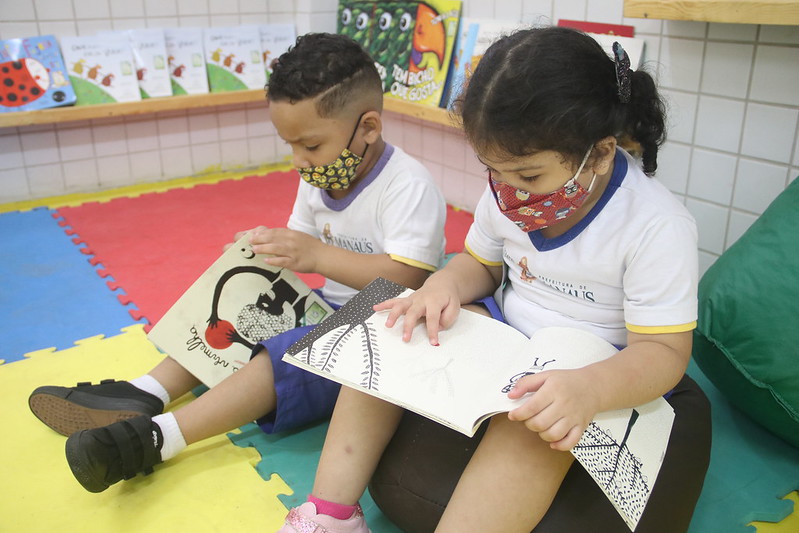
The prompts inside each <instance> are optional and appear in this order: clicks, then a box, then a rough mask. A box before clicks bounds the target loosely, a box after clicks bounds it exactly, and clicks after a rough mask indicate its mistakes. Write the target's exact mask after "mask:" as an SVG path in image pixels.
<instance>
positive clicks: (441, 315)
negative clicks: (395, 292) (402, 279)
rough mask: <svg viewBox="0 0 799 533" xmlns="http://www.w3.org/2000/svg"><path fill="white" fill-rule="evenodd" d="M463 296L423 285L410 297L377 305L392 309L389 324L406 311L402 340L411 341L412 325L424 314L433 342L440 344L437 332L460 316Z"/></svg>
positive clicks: (376, 308) (388, 319)
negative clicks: (459, 296)
mask: <svg viewBox="0 0 799 533" xmlns="http://www.w3.org/2000/svg"><path fill="white" fill-rule="evenodd" d="M460 308H461V307H460V300H459V299H458V297H457V294H456V293H455V292H454V291H453V290H446V289H440V288H432V287H431V288H425V287H422V288H421V289H419V290H418V291H416V292H414V293H413V294H411V295H410V296H408V297H407V298H392V299H391V300H386V301H385V302H381V303H379V304H377V305H375V306H374V308H373V309H374V310H375V311H386V310H389V311H390V312H389V314H388V318H387V319H386V327H389V328H392V327H394V324H396V323H397V319H398V318H399V317H400V316H403V315H405V321H404V323H403V326H402V340H403V341H405V342H408V341H410V340H411V336H412V335H413V328H414V327H415V326H416V324H417V323H418V322H419V320H420V319H421V318H422V317H425V324H426V325H427V336H428V338H429V339H430V344H432V345H433V346H438V332H439V331H441V330H442V329H447V328H448V327H449V326H451V325H452V324H453V323H454V322H455V319H456V318H457V317H458V312H459V311H460Z"/></svg>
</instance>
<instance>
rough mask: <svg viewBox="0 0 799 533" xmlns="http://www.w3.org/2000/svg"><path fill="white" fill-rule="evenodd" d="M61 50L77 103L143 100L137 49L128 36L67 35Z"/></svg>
mask: <svg viewBox="0 0 799 533" xmlns="http://www.w3.org/2000/svg"><path fill="white" fill-rule="evenodd" d="M61 50H62V52H63V54H64V61H65V62H66V64H67V68H68V69H69V79H70V81H71V82H72V87H74V89H75V94H76V95H77V97H78V100H77V102H76V103H75V105H79V106H80V105H91V104H109V103H115V102H136V101H139V100H141V93H140V92H139V82H138V80H137V79H136V66H135V62H134V60H133V52H132V51H131V47H130V43H129V42H128V39H127V38H125V37H124V36H121V35H105V36H101V35H97V36H88V37H63V38H62V39H61Z"/></svg>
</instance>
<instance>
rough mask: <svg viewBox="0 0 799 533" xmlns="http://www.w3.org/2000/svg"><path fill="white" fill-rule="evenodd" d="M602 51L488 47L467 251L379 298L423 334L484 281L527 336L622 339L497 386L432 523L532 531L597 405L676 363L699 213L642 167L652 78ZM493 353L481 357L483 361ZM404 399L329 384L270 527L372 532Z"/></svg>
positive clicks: (583, 40)
mask: <svg viewBox="0 0 799 533" xmlns="http://www.w3.org/2000/svg"><path fill="white" fill-rule="evenodd" d="M615 54H616V57H615V61H614V59H612V58H611V57H609V56H608V55H607V54H606V53H605V51H604V50H603V49H602V48H601V47H600V46H599V45H598V44H597V43H596V42H595V41H594V40H593V39H592V38H591V37H589V36H586V35H585V34H583V33H580V32H578V31H574V30H571V29H566V28H558V27H550V28H538V29H528V30H522V31H519V32H516V33H514V34H512V35H510V36H507V37H504V38H502V39H500V40H499V41H497V42H496V43H495V44H494V45H492V46H491V47H490V48H489V49H488V51H487V52H486V54H485V56H484V58H483V59H482V60H481V62H480V64H479V66H478V67H477V69H476V70H475V72H474V74H473V76H472V77H471V79H470V81H469V83H468V86H467V87H466V88H465V91H464V94H462V95H461V98H460V101H459V102H458V106H457V110H458V111H459V112H460V114H461V117H462V120H463V127H464V130H465V132H466V135H467V138H468V140H469V142H470V144H471V145H472V146H473V148H474V150H475V152H476V154H477V157H478V158H479V160H480V161H481V162H482V163H484V164H485V165H486V171H487V174H488V179H487V181H488V184H487V185H488V187H487V188H486V192H485V193H484V195H483V197H482V198H481V199H480V202H479V204H478V206H477V209H476V212H475V218H474V223H473V225H472V227H471V229H470V231H469V234H468V236H467V237H466V252H464V253H461V254H459V255H458V256H456V257H454V258H453V259H452V260H451V261H450V262H449V263H448V264H447V266H446V267H445V268H444V269H442V270H441V271H439V272H438V273H436V274H434V275H433V276H431V277H430V278H429V279H428V280H427V281H426V282H425V283H424V285H423V286H422V288H421V289H419V290H418V291H417V292H415V293H414V294H413V295H412V296H411V297H409V298H404V299H395V300H389V301H387V302H384V303H382V304H379V305H377V306H376V307H375V310H378V311H380V310H390V312H389V313H388V318H387V322H386V324H387V325H388V326H389V327H391V326H393V325H394V324H395V323H396V321H397V319H398V318H399V317H400V316H401V315H405V316H404V326H403V338H404V339H405V340H409V339H410V336H411V333H412V330H413V326H414V325H415V324H416V323H417V322H418V321H419V320H420V319H423V320H425V322H426V326H427V333H428V335H429V340H430V343H431V344H433V345H436V344H438V332H439V331H440V330H441V329H444V328H446V327H448V326H449V325H451V324H452V323H453V322H454V321H455V320H456V319H457V316H458V313H459V310H460V308H461V306H462V305H464V304H469V303H471V302H479V301H480V300H481V299H484V298H486V297H488V296H490V295H492V294H495V296H496V300H497V302H498V303H499V304H500V308H501V309H502V312H503V314H504V318H505V320H506V321H507V322H508V323H509V324H510V325H511V326H513V327H515V328H517V329H519V330H520V331H522V332H523V333H525V334H527V335H528V336H529V335H530V334H532V333H533V332H534V331H535V330H537V329H538V328H541V327H545V326H572V327H577V328H581V329H585V330H587V331H590V332H593V333H595V334H597V335H599V336H601V337H603V338H604V339H606V340H608V341H609V342H611V343H613V344H615V345H616V346H618V347H620V348H621V350H620V351H619V352H618V354H616V355H615V356H613V357H611V358H610V359H607V360H605V361H602V362H599V363H595V364H592V365H589V366H587V367H584V368H581V369H577V370H553V371H546V372H541V373H538V374H535V375H531V376H527V377H525V378H523V379H521V380H519V382H518V383H517V385H516V387H515V389H514V390H513V391H511V392H510V393H509V396H510V397H512V398H525V399H524V402H523V403H522V404H521V406H520V407H518V408H516V409H515V410H513V411H511V412H510V413H509V414H507V415H497V416H495V417H493V418H492V419H491V421H490V423H489V426H488V429H487V431H486V434H485V436H484V437H483V439H482V441H481V442H480V444H479V446H478V448H477V450H476V452H475V454H474V456H473V457H472V458H471V460H470V462H469V464H468V466H467V467H466V469H465V471H464V472H463V474H462V475H461V477H460V480H459V482H458V484H457V487H456V488H455V492H454V493H453V495H452V498H451V499H450V502H449V505H448V506H447V508H446V510H445V511H444V514H443V516H442V518H441V521H440V522H439V524H438V527H437V529H436V531H439V532H458V533H463V532H471V531H474V532H481V533H486V532H493V531H496V532H503V533H505V532H517V531H518V532H529V531H530V530H531V529H533V528H534V527H535V526H536V524H538V522H539V521H540V520H541V518H542V517H543V516H544V514H545V513H546V512H547V509H548V508H549V506H550V503H551V502H552V500H553V498H554V497H555V494H556V493H557V491H558V488H559V486H560V484H561V481H562V480H563V478H564V476H565V475H566V472H567V470H568V469H569V468H570V466H571V464H572V461H573V456H572V455H571V454H570V453H569V452H568V451H569V450H570V449H571V448H572V447H573V446H574V445H575V444H576V443H577V441H578V440H579V438H580V436H581V435H582V433H583V431H584V430H585V429H586V427H587V426H588V424H589V423H590V422H591V420H592V419H593V418H594V416H595V415H596V414H597V413H599V412H602V411H608V410H612V409H619V408H625V407H634V406H637V405H640V404H643V403H645V402H648V401H650V400H652V399H654V398H656V397H657V396H660V395H664V394H666V393H668V392H669V391H670V390H671V389H672V387H674V386H675V384H677V383H678V381H680V378H681V377H682V376H683V373H684V371H685V368H686V366H687V363H688V359H689V357H690V353H691V338H692V333H691V331H692V330H693V328H694V326H695V321H696V318H697V300H696V288H697V251H696V250H697V242H696V239H697V235H696V228H695V223H694V221H693V219H692V218H691V216H690V215H689V214H688V212H687V211H686V209H685V208H684V207H683V205H682V204H681V203H680V202H679V201H678V200H676V199H675V198H674V197H672V195H671V194H670V193H669V192H668V191H667V190H666V188H665V187H663V186H662V185H661V184H660V183H658V182H657V181H655V180H654V179H652V178H650V177H649V175H650V174H652V173H653V172H654V171H655V169H656V168H657V161H656V156H657V150H658V146H659V144H660V143H661V142H662V141H663V138H664V116H663V105H662V103H661V100H660V98H659V96H658V94H657V90H656V88H655V85H654V83H653V80H652V78H651V77H650V76H649V75H648V74H646V73H645V72H641V71H635V72H632V71H630V69H629V60H627V58H626V55H625V53H624V51H623V50H621V49H620V48H616V49H615ZM622 137H628V138H631V139H633V140H634V141H636V142H637V143H638V144H639V145H640V147H641V151H642V154H643V155H642V167H643V168H641V167H639V164H638V163H637V162H636V161H635V160H634V159H633V158H632V157H631V156H630V155H629V154H628V153H626V152H625V151H624V150H623V149H621V148H620V147H619V146H618V144H617V139H619V138H622ZM502 355H503V354H501V353H487V354H485V357H486V364H487V365H490V364H491V362H492V359H494V358H501V357H502ZM532 392H535V394H530V395H528V393H532ZM401 414H402V410H401V409H400V408H399V407H397V406H394V405H391V404H387V403H385V402H382V401H381V400H378V399H375V398H374V397H371V396H367V395H364V394H362V393H360V392H356V391H354V390H352V389H348V388H342V390H341V393H340V395H339V399H338V402H337V404H336V408H335V411H334V414H333V418H332V421H331V425H330V430H329V433H328V437H327V440H326V441H325V446H324V450H323V452H322V457H321V461H320V464H319V468H318V471H317V476H316V481H315V484H314V488H313V493H312V495H311V496H310V497H309V502H310V503H305V504H303V505H302V506H300V507H298V508H296V509H294V510H292V511H291V512H290V513H289V517H288V519H287V523H286V525H285V526H284V528H283V529H282V530H281V531H284V532H294V531H305V530H306V529H307V528H306V529H303V528H304V527H306V526H307V525H308V524H310V523H317V524H320V525H322V526H323V527H325V528H326V529H325V530H326V531H329V532H330V533H338V532H344V531H346V532H350V531H357V532H364V531H368V529H367V528H366V525H365V524H364V523H363V520H362V518H360V516H359V513H358V512H357V507H356V506H357V501H358V499H359V498H360V497H361V495H362V493H363V491H364V489H365V487H366V485H367V483H368V481H369V479H370V476H371V475H372V473H373V472H374V470H375V467H376V465H377V462H378V461H379V459H380V457H381V454H382V452H383V450H384V448H385V446H386V445H387V443H388V442H389V440H390V439H391V437H392V435H393V433H394V431H395V429H396V427H397V424H398V421H399V419H400V417H401Z"/></svg>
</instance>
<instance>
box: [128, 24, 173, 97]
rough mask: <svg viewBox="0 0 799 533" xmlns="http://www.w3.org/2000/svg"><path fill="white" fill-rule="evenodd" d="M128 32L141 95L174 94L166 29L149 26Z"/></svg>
mask: <svg viewBox="0 0 799 533" xmlns="http://www.w3.org/2000/svg"><path fill="white" fill-rule="evenodd" d="M126 33H127V35H128V39H129V40H130V46H131V49H132V50H133V60H134V61H135V62H136V79H137V80H138V81H139V90H140V91H141V97H142V98H155V97H159V96H172V78H171V76H170V74H169V63H168V61H167V59H168V57H169V56H168V54H167V52H166V38H165V37H164V30H162V29H158V28H149V29H141V30H128V31H127V32H126Z"/></svg>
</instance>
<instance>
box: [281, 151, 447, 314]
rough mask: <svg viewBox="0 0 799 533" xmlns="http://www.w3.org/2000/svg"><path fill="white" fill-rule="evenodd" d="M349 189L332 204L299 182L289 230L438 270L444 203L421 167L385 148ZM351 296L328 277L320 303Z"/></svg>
mask: <svg viewBox="0 0 799 533" xmlns="http://www.w3.org/2000/svg"><path fill="white" fill-rule="evenodd" d="M352 187H353V190H352V192H351V193H350V194H348V195H347V196H346V197H345V198H343V199H341V200H335V199H333V198H331V197H330V195H329V194H328V193H327V191H324V190H322V189H319V188H317V187H314V186H312V185H309V184H307V183H305V182H304V181H301V182H300V185H299V188H298V189H297V198H296V200H295V202H294V209H293V211H292V213H291V217H289V221H288V227H289V228H291V229H294V230H298V231H302V232H305V233H308V234H310V235H313V236H314V237H318V238H320V239H321V240H322V241H324V242H326V243H328V244H332V245H335V246H338V247H340V248H345V249H347V250H352V251H355V252H359V253H364V254H389V255H390V256H391V258H392V259H394V260H395V261H400V262H402V263H407V264H409V265H413V266H417V267H420V268H424V269H426V270H430V271H434V270H436V269H437V268H438V266H439V265H440V264H441V261H442V260H443V257H444V244H445V242H444V223H445V220H446V203H445V202H444V197H443V196H442V195H441V192H440V191H439V190H438V187H437V186H436V184H435V182H434V181H433V178H432V176H431V175H430V173H429V172H428V171H427V169H426V168H425V167H424V166H423V165H422V164H421V163H419V162H418V161H416V160H415V159H414V158H412V157H411V156H409V155H408V154H406V153H405V152H403V151H402V150H401V149H400V148H396V147H394V146H391V145H389V144H386V149H385V150H384V152H383V154H382V155H381V156H380V159H379V160H378V162H377V163H376V164H375V166H374V168H372V170H371V171H370V172H369V174H368V175H366V176H364V177H363V178H361V179H360V180H358V181H357V182H355V184H354V185H353V186H352ZM352 268H358V265H357V264H353V265H352ZM356 292H357V291H355V290H354V289H352V288H350V287H347V286H346V285H342V284H340V283H337V282H335V281H332V280H329V279H327V280H325V285H324V287H323V288H322V294H323V296H324V297H325V299H327V300H328V301H330V302H333V303H337V304H344V303H346V302H347V301H348V300H349V299H350V298H352V297H353V296H354V295H355V294H356Z"/></svg>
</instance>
